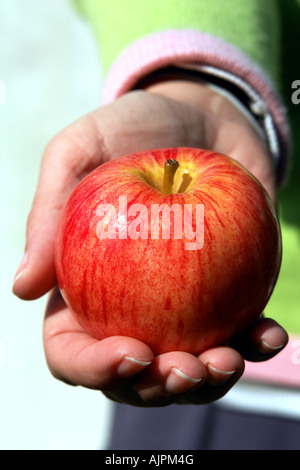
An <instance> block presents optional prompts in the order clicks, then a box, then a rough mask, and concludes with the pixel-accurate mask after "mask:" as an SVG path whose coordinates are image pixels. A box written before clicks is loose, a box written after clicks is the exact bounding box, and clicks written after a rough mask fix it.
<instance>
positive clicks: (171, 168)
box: [163, 158, 179, 194]
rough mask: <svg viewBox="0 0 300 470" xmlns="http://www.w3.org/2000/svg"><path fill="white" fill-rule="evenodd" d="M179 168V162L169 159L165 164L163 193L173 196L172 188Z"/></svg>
mask: <svg viewBox="0 0 300 470" xmlns="http://www.w3.org/2000/svg"><path fill="white" fill-rule="evenodd" d="M178 167H179V162H178V161H177V160H175V159H174V158H173V159H169V160H167V161H166V162H165V166H164V182H163V193H164V194H172V187H173V183H174V176H175V173H176V171H177V168H178Z"/></svg>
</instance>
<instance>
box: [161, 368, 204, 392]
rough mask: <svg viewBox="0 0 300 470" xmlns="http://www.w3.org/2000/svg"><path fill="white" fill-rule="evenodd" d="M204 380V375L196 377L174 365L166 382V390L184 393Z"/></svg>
mask: <svg viewBox="0 0 300 470" xmlns="http://www.w3.org/2000/svg"><path fill="white" fill-rule="evenodd" d="M201 381H202V377H200V378H194V377H190V376H188V375H186V374H184V373H183V372H182V371H181V370H179V369H176V368H175V367H173V368H172V369H171V372H170V373H169V375H168V377H167V380H166V382H165V390H166V391H167V392H169V393H182V392H184V391H186V390H189V389H190V388H192V387H194V386H195V385H197V384H199V383H200V382H201Z"/></svg>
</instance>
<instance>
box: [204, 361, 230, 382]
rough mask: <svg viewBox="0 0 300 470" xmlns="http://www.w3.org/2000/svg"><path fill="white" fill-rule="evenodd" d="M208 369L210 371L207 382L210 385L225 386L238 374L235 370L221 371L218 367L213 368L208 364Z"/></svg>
mask: <svg viewBox="0 0 300 470" xmlns="http://www.w3.org/2000/svg"><path fill="white" fill-rule="evenodd" d="M207 368H208V370H209V374H208V377H207V382H209V383H210V385H217V384H218V385H221V384H224V383H225V382H227V380H229V379H230V377H232V376H233V374H234V373H235V372H236V371H235V370H228V371H225V370H219V369H217V368H216V367H214V366H212V365H211V364H207Z"/></svg>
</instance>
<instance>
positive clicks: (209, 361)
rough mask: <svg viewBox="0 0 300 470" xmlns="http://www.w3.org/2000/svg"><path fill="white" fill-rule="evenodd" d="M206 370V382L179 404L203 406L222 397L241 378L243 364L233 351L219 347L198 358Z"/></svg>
mask: <svg viewBox="0 0 300 470" xmlns="http://www.w3.org/2000/svg"><path fill="white" fill-rule="evenodd" d="M199 360H201V361H202V362H203V364H204V365H205V366H206V369H207V380H206V381H205V383H204V384H203V386H202V387H199V388H198V389H196V390H193V391H192V392H191V393H187V394H186V396H184V397H183V398H182V400H181V401H180V403H193V404H205V403H212V402H214V401H216V400H218V399H220V398H221V397H223V396H224V395H225V394H226V393H227V392H228V391H229V390H230V389H231V388H232V387H233V385H234V384H235V383H236V382H237V381H238V380H239V379H240V378H241V376H242V375H243V372H244V368H245V364H244V360H243V358H242V356H241V355H240V354H239V353H238V352H237V351H236V350H234V349H232V348H229V347H227V346H220V347H217V348H213V349H210V350H207V351H205V352H203V353H202V354H201V355H200V356H199Z"/></svg>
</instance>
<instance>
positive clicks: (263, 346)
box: [259, 341, 284, 353]
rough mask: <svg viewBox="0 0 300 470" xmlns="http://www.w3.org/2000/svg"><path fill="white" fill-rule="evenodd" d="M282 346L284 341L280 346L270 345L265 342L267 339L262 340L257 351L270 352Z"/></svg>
mask: <svg viewBox="0 0 300 470" xmlns="http://www.w3.org/2000/svg"><path fill="white" fill-rule="evenodd" d="M283 347H284V343H282V344H281V345H280V346H272V345H271V344H269V343H267V341H262V342H261V346H260V348H259V351H260V352H261V353H270V352H273V351H278V350H279V349H281V348H283Z"/></svg>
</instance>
